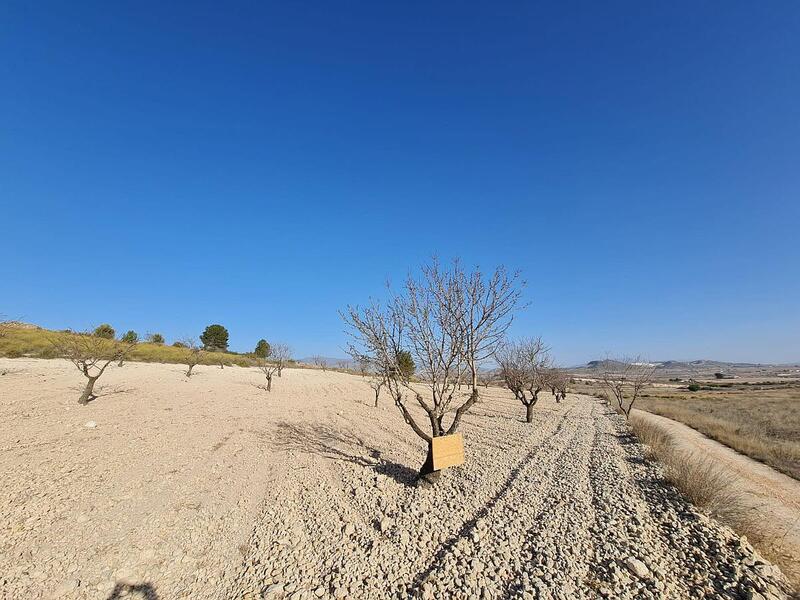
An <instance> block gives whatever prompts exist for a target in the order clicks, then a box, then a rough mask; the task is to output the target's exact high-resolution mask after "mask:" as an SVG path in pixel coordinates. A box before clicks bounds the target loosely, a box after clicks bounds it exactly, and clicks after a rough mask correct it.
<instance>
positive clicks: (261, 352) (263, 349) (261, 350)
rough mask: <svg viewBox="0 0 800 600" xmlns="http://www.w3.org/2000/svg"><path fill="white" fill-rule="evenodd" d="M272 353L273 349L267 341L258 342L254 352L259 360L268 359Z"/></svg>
mask: <svg viewBox="0 0 800 600" xmlns="http://www.w3.org/2000/svg"><path fill="white" fill-rule="evenodd" d="M271 351H272V348H271V347H270V345H269V342H268V341H267V340H263V339H262V340H258V343H257V344H256V349H255V351H254V352H253V354H255V355H256V356H257V357H258V358H267V357H268V356H269V355H270V353H271Z"/></svg>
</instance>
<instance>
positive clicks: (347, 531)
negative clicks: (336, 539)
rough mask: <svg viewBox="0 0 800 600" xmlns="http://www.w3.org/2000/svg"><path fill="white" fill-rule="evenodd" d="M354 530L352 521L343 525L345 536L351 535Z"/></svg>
mask: <svg viewBox="0 0 800 600" xmlns="http://www.w3.org/2000/svg"><path fill="white" fill-rule="evenodd" d="M355 532H356V527H355V525H353V524H352V523H348V524H347V525H345V526H344V534H345V536H347V537H350V536H352V535H353V534H354V533H355Z"/></svg>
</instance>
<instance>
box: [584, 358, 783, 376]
mask: <svg viewBox="0 0 800 600" xmlns="http://www.w3.org/2000/svg"><path fill="white" fill-rule="evenodd" d="M648 364H651V365H654V366H655V368H656V373H657V374H658V375H659V376H666V375H690V376H699V375H713V374H714V373H726V374H743V373H763V374H770V373H773V372H775V371H779V370H782V369H787V368H795V367H796V366H797V365H794V364H781V365H776V364H764V363H745V362H725V361H720V360H707V359H701V360H663V361H651V362H650V363H648ZM621 366H622V363H620V362H618V361H615V360H590V361H589V362H588V363H586V364H585V365H579V366H576V367H572V368H571V369H570V371H573V372H575V373H582V372H583V373H586V372H594V371H599V370H605V369H610V370H615V369H619V368H620V367H621Z"/></svg>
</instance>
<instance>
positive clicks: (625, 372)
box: [600, 356, 656, 419]
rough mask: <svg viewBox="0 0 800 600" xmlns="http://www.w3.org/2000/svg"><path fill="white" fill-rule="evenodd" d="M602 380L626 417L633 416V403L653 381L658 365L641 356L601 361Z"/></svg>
mask: <svg viewBox="0 0 800 600" xmlns="http://www.w3.org/2000/svg"><path fill="white" fill-rule="evenodd" d="M600 369H601V372H600V380H601V381H602V382H603V385H604V386H605V387H606V389H607V390H608V391H609V392H611V394H612V395H613V396H614V399H615V400H616V401H617V406H618V408H619V410H620V412H621V413H622V414H624V415H625V418H626V419H628V418H630V416H631V411H632V410H633V405H634V404H635V403H636V401H637V400H638V399H639V398H640V397H641V395H642V391H643V390H644V388H645V387H647V386H648V385H649V384H650V383H651V382H652V381H653V376H654V375H655V370H656V366H655V365H654V364H652V363H649V362H647V361H646V360H644V359H643V358H642V357H641V356H637V357H635V358H622V359H610V358H606V360H604V361H603V362H602V363H600Z"/></svg>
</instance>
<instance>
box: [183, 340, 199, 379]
mask: <svg viewBox="0 0 800 600" xmlns="http://www.w3.org/2000/svg"><path fill="white" fill-rule="evenodd" d="M180 343H181V344H183V362H184V364H186V366H188V367H189V368H188V369H187V370H186V377H191V376H192V369H194V367H195V365H197V364H198V363H199V362H200V360H201V359H202V357H203V354H204V353H205V350H204V349H203V346H202V345H201V344H199V343H198V342H197V341H196V340H195V339H194V338H186V339H183V340H181V342H180Z"/></svg>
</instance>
